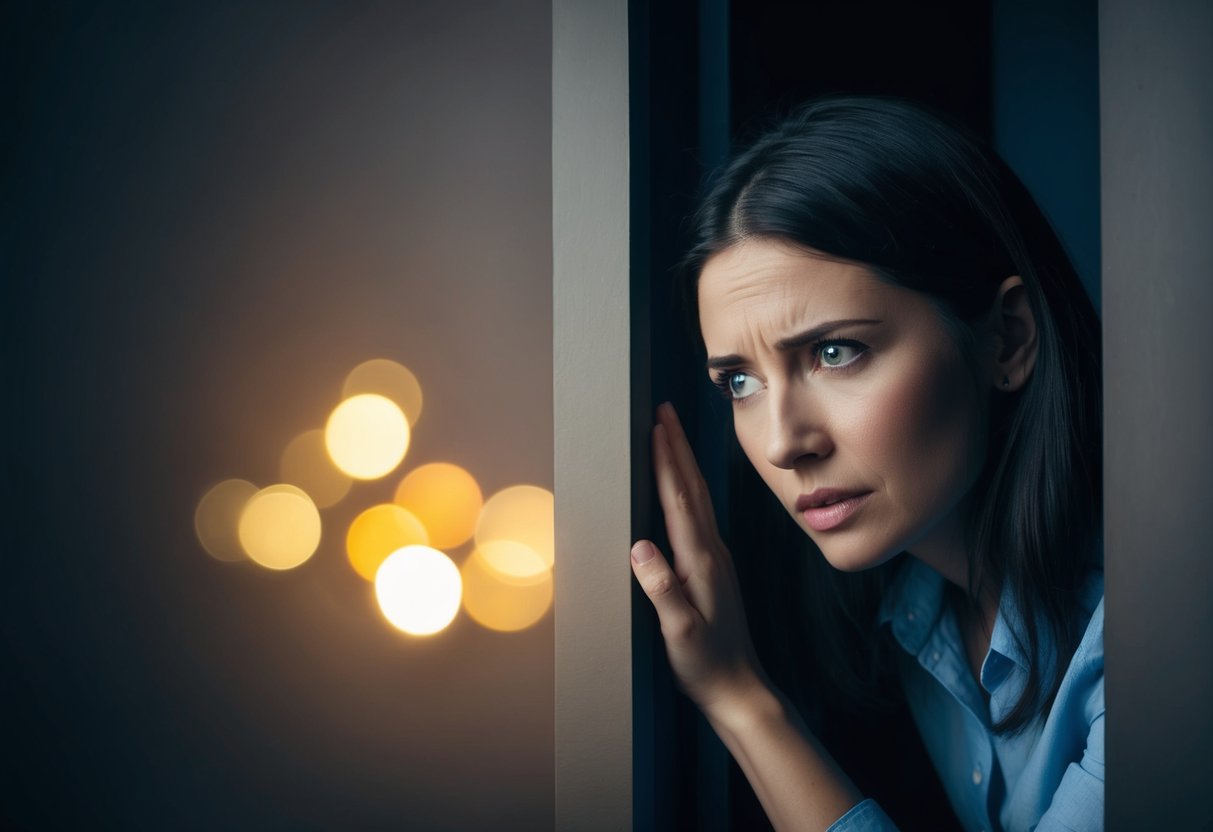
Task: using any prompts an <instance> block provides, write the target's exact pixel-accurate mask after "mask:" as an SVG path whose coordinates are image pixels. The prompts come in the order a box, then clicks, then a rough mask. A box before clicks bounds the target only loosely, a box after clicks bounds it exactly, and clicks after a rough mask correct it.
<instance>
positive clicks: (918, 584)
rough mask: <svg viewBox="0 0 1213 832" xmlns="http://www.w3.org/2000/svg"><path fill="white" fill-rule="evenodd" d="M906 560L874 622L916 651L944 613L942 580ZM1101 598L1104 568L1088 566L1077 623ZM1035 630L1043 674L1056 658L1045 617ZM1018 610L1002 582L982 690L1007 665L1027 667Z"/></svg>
mask: <svg viewBox="0 0 1213 832" xmlns="http://www.w3.org/2000/svg"><path fill="white" fill-rule="evenodd" d="M901 557H902V558H903V559H904V560H905V563H904V564H903V565H902V567H901V568H900V569H899V570H898V572H897V575H896V576H895V577H894V579H893V583H892V585H891V586H890V587H889V590H888V592H886V594H885V596H884V598H882V599H881V603H880V612H879V621H880V623H881V624H882V625H883V624H890V625H891V629H892V632H893V637H894V638H895V639H896V640H897V642H898V644H900V645H901V647H902V649H904V650H905V651H906V652H908V653H909V654H911V655H915V656H916V655H918V653H919V652H920V651H921V650H922V649H923V646H924V645H925V644H926V642H927V639H928V638H930V635H931V633H932V631H934V629H935V626H936V624H937V622H938V621H939V617H940V615H941V614H942V613H943V599H944V588H945V579H944V578H943V576H942V575H940V574H939V573H938V572H936V571H935V570H934V569H932V568H931V567H929V566H927V565H926V564H925V563H923V562H922V561H920V560H919V559H918V558H916V557H914V556H912V555H908V554H903V555H902V556H901ZM1102 597H1103V571H1102V570H1101V569H1098V568H1092V569H1091V570H1090V571H1089V572H1088V574H1087V576H1086V578H1085V579H1084V581H1083V583H1082V586H1081V587H1080V590H1079V604H1080V607H1081V609H1082V613H1083V614H1085V618H1084V620H1083V621H1082V622H1081V627H1084V628H1085V626H1086V620H1088V619H1089V618H1090V615H1091V612H1092V611H1093V610H1094V609H1095V606H1096V605H1097V604H1098V603H1099V599H1100V598H1102ZM1036 628H1037V629H1036V632H1037V637H1038V638H1039V639H1040V642H1041V644H1040V646H1041V656H1040V658H1041V660H1042V661H1041V662H1040V665H1039V669H1040V670H1041V671H1042V673H1043V675H1044V678H1048V676H1049V675H1050V674H1051V672H1052V665H1053V663H1054V662H1055V661H1056V660H1057V656H1056V652H1057V650H1056V645H1054V644H1053V641H1052V638H1051V631H1050V629H1049V627H1048V626H1047V624H1046V622H1045V620H1044V617H1043V616H1042V615H1041V614H1040V613H1039V612H1038V613H1037V614H1036ZM1025 633H1026V629H1025V625H1024V619H1023V615H1022V613H1021V611H1020V609H1019V607H1018V605H1017V604H1016V603H1015V593H1014V592H1013V591H1012V590H1011V588H1010V586H1009V585H1007V586H1004V587H1003V589H1002V592H1001V595H1000V597H999V602H998V615H997V616H996V617H995V619H994V631H993V632H992V633H991V635H990V650H989V652H988V653H987V654H986V661H985V662H984V663H983V667H982V685H983V687H985V688H986V690H987V691H991V692H992V691H993V690H994V689H996V688H997V687H999V686H1000V685H1001V684H1002V682H1003V681H1004V680H1005V679H1006V678H1007V676H1008V675H1009V673H1010V671H1011V665H1014V666H1015V667H1017V668H1019V669H1020V670H1022V671H1025V672H1026V671H1027V669H1028V667H1029V665H1030V664H1031V661H1030V659H1029V656H1028V654H1027V652H1026V651H1025V648H1026V645H1027V639H1026V635H1025Z"/></svg>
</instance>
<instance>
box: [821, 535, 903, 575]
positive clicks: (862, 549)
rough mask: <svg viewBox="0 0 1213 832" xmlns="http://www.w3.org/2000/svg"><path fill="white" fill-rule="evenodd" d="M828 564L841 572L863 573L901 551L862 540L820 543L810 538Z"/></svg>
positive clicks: (839, 540) (882, 563) (884, 562)
mask: <svg viewBox="0 0 1213 832" xmlns="http://www.w3.org/2000/svg"><path fill="white" fill-rule="evenodd" d="M809 537H810V539H812V540H813V542H814V543H815V544H817V548H818V549H820V550H821V554H822V555H823V556H824V557H825V559H826V563H828V564H830V566H832V567H834V568H835V569H837V570H838V571H839V572H863V571H865V570H868V569H875V568H876V567H877V566H882V565H884V564H886V563H888V562H889V561H890V560H892V559H893V558H894V557H896V556H897V555H898V554H899V553H900V552H901V549H900V548H897V547H887V548H882V547H881V546H880V545H879V544H875V545H874V544H872V543H866V542H865V541H861V540H846V541H844V540H841V539H837V540H826V541H824V542H823V541H820V540H817V539H816V538H813V536H812V535H810V536H809Z"/></svg>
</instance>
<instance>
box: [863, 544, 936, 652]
mask: <svg viewBox="0 0 1213 832" xmlns="http://www.w3.org/2000/svg"><path fill="white" fill-rule="evenodd" d="M901 557H902V559H903V561H904V563H903V565H902V567H901V568H900V569H899V570H897V575H896V576H895V577H894V579H893V584H892V586H890V587H889V590H888V592H886V593H885V596H884V598H882V599H881V601H880V613H879V621H880V623H881V624H891V625H892V630H893V637H894V638H896V639H897V643H898V644H900V645H901V646H902V648H903V649H904V650H905V651H906V652H908V653H910V654H911V655H918V651H920V650H921V649H922V647H923V645H924V644H925V643H926V641H927V639H928V638H929V637H930V635H931V631H932V630H934V629H935V623H936V622H937V621H938V620H939V615H940V613H941V612H942V611H943V591H944V579H943V576H942V575H940V574H939V573H938V572H936V571H935V570H934V569H932V568H931V567H929V566H927V565H926V564H925V563H923V562H922V561H920V560H919V559H918V558H916V557H914V556H912V555H906V554H903V555H901Z"/></svg>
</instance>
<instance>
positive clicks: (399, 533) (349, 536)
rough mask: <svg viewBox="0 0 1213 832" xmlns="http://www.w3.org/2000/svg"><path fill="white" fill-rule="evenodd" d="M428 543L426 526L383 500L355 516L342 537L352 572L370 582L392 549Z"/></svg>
mask: <svg viewBox="0 0 1213 832" xmlns="http://www.w3.org/2000/svg"><path fill="white" fill-rule="evenodd" d="M429 542H430V536H429V534H428V532H426V529H425V526H423V525H422V524H421V521H420V520H418V519H417V518H416V517H415V516H413V514H412V513H411V512H409V511H407V510H406V509H403V508H401V507H400V506H397V505H392V504H391V503H383V504H381V505H377V506H371V507H370V508H368V509H367V510H366V511H364V512H362V513H361V514H359V515H358V516H357V517H355V518H354V522H353V523H351V524H350V528H349V531H348V532H347V533H346V536H345V551H346V554H347V555H348V556H349V559H350V565H351V566H353V567H354V571H355V572H357V573H358V574H359V575H361V576H362V577H364V578H366V579H367V580H368V581H373V580H375V572H376V571H377V570H378V569H379V566H380V564H382V563H383V561H384V559H386V558H387V556H388V555H390V554H391V553H392V552H394V551H396V550H397V549H401V548H403V547H405V546H412V545H414V544H421V545H426V544H428V543H429Z"/></svg>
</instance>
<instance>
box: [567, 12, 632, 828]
mask: <svg viewBox="0 0 1213 832" xmlns="http://www.w3.org/2000/svg"><path fill="white" fill-rule="evenodd" d="M552 48H553V56H552V120H553V121H552V165H553V168H552V215H553V227H552V231H553V257H554V260H553V287H552V289H553V330H554V332H553V350H554V355H553V358H554V374H555V378H554V390H553V393H554V406H555V443H556V445H555V493H556V558H557V560H556V566H555V583H556V598H555V608H556V828H557V829H577V830H583V829H584V830H599V829H601V830H620V829H630V828H631V826H632V655H631V626H632V619H631V592H632V587H631V580H632V578H631V568H630V566H629V564H628V549H629V546H630V544H631V534H632V529H631V517H632V512H631V490H632V473H631V456H632V454H631V438H630V421H631V419H630V402H631V377H630V373H629V367H630V354H629V332H630V309H629V286H628V281H629V268H628V267H629V224H628V185H629V181H628V180H629V177H628V170H629V164H628V162H629V160H628V141H629V121H628V5H627V2H626V0H609V2H602V0H557V2H556V3H555V4H554V7H553V16H552Z"/></svg>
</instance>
